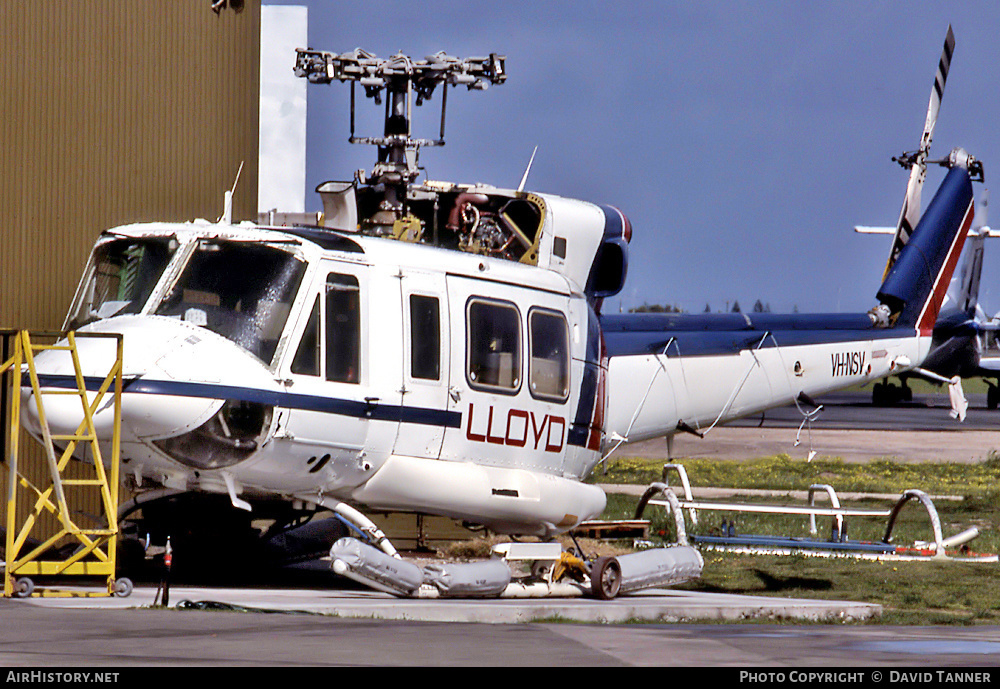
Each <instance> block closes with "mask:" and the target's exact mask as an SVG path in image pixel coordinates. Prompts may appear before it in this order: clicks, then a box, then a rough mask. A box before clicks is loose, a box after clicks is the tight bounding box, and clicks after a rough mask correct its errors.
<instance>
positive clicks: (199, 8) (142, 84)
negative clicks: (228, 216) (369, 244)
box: [0, 0, 291, 328]
mask: <svg viewBox="0 0 1000 689" xmlns="http://www.w3.org/2000/svg"><path fill="white" fill-rule="evenodd" d="M259 34H260V4H259V2H246V3H245V5H244V8H243V10H242V11H241V12H238V13H237V12H234V11H233V10H232V9H226V10H224V11H222V12H220V13H218V14H216V13H215V12H213V11H212V9H211V3H210V2H209V0H162V1H160V2H156V1H154V0H73V2H66V1H65V0H32V1H31V2H23V1H20V0H0V46H2V48H0V56H2V58H0V128H2V129H0V137H2V139H0V165H2V167H0V170H2V173H0V203H2V205H0V226H2V228H3V229H2V233H0V238H2V248H3V250H2V251H0V275H2V276H3V279H2V280H0V325H3V326H11V327H19V328H24V327H26V328H54V327H59V326H60V325H61V324H62V318H63V316H64V314H65V311H66V308H67V306H68V304H69V301H70V299H71V298H72V296H73V291H74V289H75V288H76V283H77V280H78V278H79V274H80V272H81V271H82V269H83V264H84V261H85V260H86V256H87V253H88V251H89V249H90V246H91V245H92V243H93V241H94V239H95V238H96V237H97V234H98V233H99V232H100V231H101V230H102V229H106V228H107V227H111V226H114V225H117V224H121V223H126V222H135V221H144V220H191V219H194V218H196V217H203V218H208V219H213V220H214V219H215V218H217V217H218V216H219V215H220V214H221V212H222V201H223V193H224V192H225V190H226V189H227V188H229V187H231V186H232V184H233V181H234V179H235V177H236V171H237V169H238V168H239V165H240V162H241V161H244V167H243V172H242V174H241V176H240V183H239V186H238V188H237V192H236V196H235V200H234V217H236V218H237V219H255V218H256V211H257V189H256V183H257V148H258V92H259V81H260V79H259V71H260V65H259V57H258V55H259V51H260V48H259V43H260V41H259ZM289 69H291V63H290V64H289Z"/></svg>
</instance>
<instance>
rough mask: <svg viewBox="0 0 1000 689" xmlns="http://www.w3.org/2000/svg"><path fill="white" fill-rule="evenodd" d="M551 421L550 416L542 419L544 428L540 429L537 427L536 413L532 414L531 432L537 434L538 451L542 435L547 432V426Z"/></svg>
mask: <svg viewBox="0 0 1000 689" xmlns="http://www.w3.org/2000/svg"><path fill="white" fill-rule="evenodd" d="M548 420H549V415H548V414H546V415H545V418H544V419H542V426H541V428H539V427H538V426H536V425H535V412H531V431H532V433H534V434H535V449H536V450H537V449H538V441H539V440H541V439H542V433H543V432H544V431H545V424H546V422H547V421H548Z"/></svg>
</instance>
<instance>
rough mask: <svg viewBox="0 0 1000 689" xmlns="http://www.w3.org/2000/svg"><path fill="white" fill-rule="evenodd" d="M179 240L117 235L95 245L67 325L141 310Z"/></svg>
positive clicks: (81, 324) (71, 327)
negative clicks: (127, 237) (118, 236)
mask: <svg viewBox="0 0 1000 689" xmlns="http://www.w3.org/2000/svg"><path fill="white" fill-rule="evenodd" d="M176 248H177V241H176V240H174V239H172V238H170V237H153V238H148V239H125V238H121V239H114V240H112V241H108V242H103V243H101V244H99V245H98V246H97V247H95V248H94V252H93V258H92V259H91V262H90V267H89V268H88V272H87V275H86V277H85V278H84V283H83V285H82V290H81V293H80V294H79V296H78V298H77V303H76V304H75V305H74V307H73V310H72V312H71V316H70V319H69V324H68V327H69V329H71V330H75V329H76V328H79V327H81V326H83V325H86V324H87V323H91V322H93V321H97V320H101V319H103V318H110V317H112V316H119V315H124V314H132V313H139V312H140V311H141V310H142V308H143V306H145V305H146V301H147V300H148V299H149V297H150V295H151V294H152V293H153V288H154V287H155V286H156V283H157V282H158V281H159V279H160V276H161V275H162V274H163V270H164V269H165V268H166V267H167V264H168V263H169V262H170V259H171V257H172V256H173V254H174V251H175V250H176Z"/></svg>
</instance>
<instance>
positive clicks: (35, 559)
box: [0, 330, 131, 597]
mask: <svg viewBox="0 0 1000 689" xmlns="http://www.w3.org/2000/svg"><path fill="white" fill-rule="evenodd" d="M0 337H2V346H3V359H4V361H3V364H2V366H0V375H3V377H4V385H3V386H2V394H3V398H2V400H0V405H2V407H3V409H2V411H3V414H4V424H5V426H4V428H5V429H6V431H7V432H8V433H9V436H8V438H7V439H6V440H7V442H6V443H5V445H6V447H7V456H6V458H5V462H4V464H5V468H6V469H7V521H6V540H5V568H4V591H3V595H4V597H11V596H18V597H27V596H30V595H36V596H109V595H118V596H125V595H128V594H129V593H130V592H131V582H129V581H128V580H127V579H116V578H115V570H116V565H117V557H116V551H117V545H118V533H119V527H118V497H119V460H120V428H121V395H122V336H121V335H119V334H113V333H76V332H72V331H71V332H68V333H56V332H35V333H33V334H32V333H29V332H28V331H26V330H2V331H0ZM32 337H35V338H38V340H39V341H41V340H44V341H45V342H52V341H54V344H39V343H36V342H33V341H32ZM78 337H94V338H107V339H110V340H114V343H113V344H114V346H115V357H114V362H113V363H112V366H111V369H110V371H108V373H107V375H106V376H105V377H104V379H103V380H101V379H99V378H85V377H84V375H83V370H82V368H81V366H80V358H79V354H78V350H77V338H78ZM53 350H55V351H62V352H66V355H67V356H68V357H69V358H70V359H71V360H72V371H73V381H72V382H59V381H54V380H45V381H41V380H40V379H39V376H38V374H37V372H36V370H35V355H36V353H38V352H41V351H53ZM25 376H27V378H28V380H27V381H25V380H24V377H25ZM68 378H70V376H66V379H68ZM88 385H89V386H90V388H91V390H90V392H88ZM29 386H30V390H31V396H30V397H28V396H27V395H26V394H25V398H24V400H25V403H26V404H27V403H29V402H33V403H34V404H35V406H36V408H37V417H38V422H39V429H38V432H39V435H40V436H41V444H42V448H43V450H44V454H45V464H46V468H47V477H46V478H45V479H42V480H38V479H36V480H37V481H38V483H40V484H42V485H38V486H36V485H35V484H34V483H32V481H31V480H30V479H29V478H28V476H27V475H26V472H23V471H22V468H27V467H21V466H20V465H19V462H20V461H21V460H22V457H21V456H20V452H21V448H20V447H19V444H20V435H21V404H22V393H27V391H28V388H29ZM109 394H110V395H111V396H112V397H113V400H111V402H110V403H111V404H113V406H114V412H113V414H114V422H113V433H112V438H111V456H110V457H104V456H103V453H102V452H101V448H100V444H99V440H98V436H97V432H96V429H95V425H94V416H95V415H96V414H97V413H98V411H99V410H101V411H103V409H102V405H103V407H107V406H108V404H109V403H108V402H106V401H105V399H106V397H107V396H108V395H109ZM55 396H68V397H73V396H76V397H77V398H79V400H80V413H81V418H82V421H81V422H80V424H79V426H77V428H76V430H75V431H74V432H73V433H68V434H67V433H62V434H53V433H52V432H51V430H50V428H49V423H48V421H47V420H46V415H45V404H44V403H43V399H44V398H46V397H49V398H53V397H55ZM78 450H84V452H86V453H87V454H86V456H87V458H88V459H87V461H85V462H80V461H77V462H76V465H78V471H77V473H78V474H79V473H81V472H86V473H90V472H91V471H92V477H89V478H70V477H69V476H68V475H67V473H68V472H67V469H68V466H69V464H70V461H71V460H72V459H73V457H74V454H75V453H78V452H77V451H78ZM79 467H88V469H79ZM35 475H38V476H41V475H45V471H44V470H43V471H41V472H36V474H35ZM67 488H71V489H72V490H69V491H67ZM92 491H97V493H98V494H99V499H98V502H99V504H100V507H101V511H102V514H98V515H96V523H98V526H96V527H90V528H85V527H83V526H80V525H79V524H78V523H77V521H76V518H77V516H78V515H80V514H84V515H86V513H87V510H81V509H80V508H79V507H76V508H74V507H73V506H71V505H70V498H69V497H68V496H72V497H73V499H74V504H75V501H76V500H82V499H84V498H85V497H90V498H91V499H93V493H92ZM19 493H23V494H24V495H25V499H26V500H29V501H30V499H31V497H32V496H33V497H34V504H33V505H32V507H31V509H30V511H28V512H27V514H26V515H25V516H24V517H23V519H20V520H19V513H18V502H19V499H18V497H19ZM88 493H90V495H89V496H88V495H87V494H88ZM91 509H92V507H91ZM45 512H48V513H50V514H52V515H53V516H54V517H55V519H56V520H57V522H58V527H57V528H56V530H55V533H54V534H45V535H44V536H40V537H32V532H33V530H34V529H35V528H36V527H38V526H39V517H41V516H42V515H43V514H44V513H45ZM19 521H20V523H19ZM102 521H103V523H101V522H102ZM57 546H58V547H57ZM67 553H68V554H67ZM74 575H75V576H87V577H106V579H107V591H106V592H105V591H100V590H98V591H93V590H82V589H79V588H78V589H65V588H57V587H45V588H42V587H39V588H38V589H37V590H36V589H35V584H34V581H33V580H32V579H31V578H30V577H32V576H38V577H44V578H45V579H46V580H49V579H53V580H58V581H62V577H66V576H74Z"/></svg>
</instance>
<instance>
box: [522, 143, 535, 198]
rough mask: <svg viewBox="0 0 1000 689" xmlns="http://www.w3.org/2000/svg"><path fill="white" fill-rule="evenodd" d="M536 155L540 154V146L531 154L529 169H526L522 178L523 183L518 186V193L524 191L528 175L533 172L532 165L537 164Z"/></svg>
mask: <svg viewBox="0 0 1000 689" xmlns="http://www.w3.org/2000/svg"><path fill="white" fill-rule="evenodd" d="M536 153H538V146H535V150H534V151H532V152H531V158H530V159H529V160H528V167H526V168H525V169H524V176H522V177H521V183H520V184H518V185H517V190H518V191H524V185H525V184H526V183H527V181H528V173H529V172H531V164H532V163H533V162H535V154H536Z"/></svg>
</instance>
